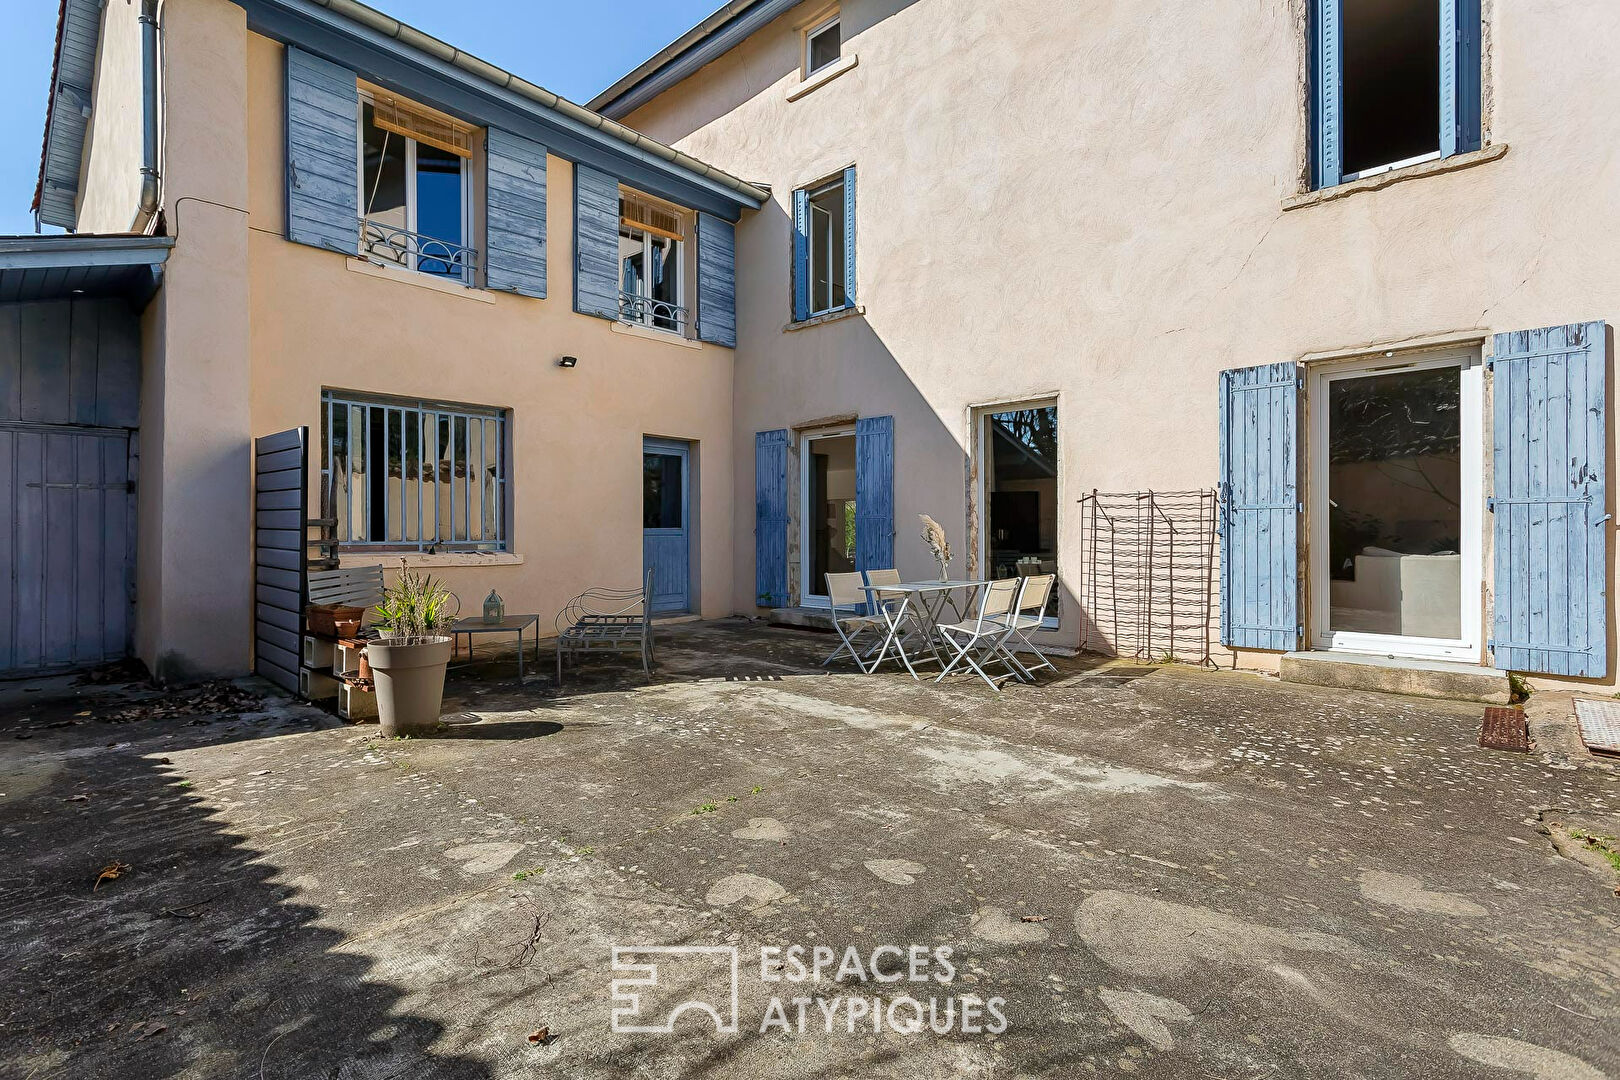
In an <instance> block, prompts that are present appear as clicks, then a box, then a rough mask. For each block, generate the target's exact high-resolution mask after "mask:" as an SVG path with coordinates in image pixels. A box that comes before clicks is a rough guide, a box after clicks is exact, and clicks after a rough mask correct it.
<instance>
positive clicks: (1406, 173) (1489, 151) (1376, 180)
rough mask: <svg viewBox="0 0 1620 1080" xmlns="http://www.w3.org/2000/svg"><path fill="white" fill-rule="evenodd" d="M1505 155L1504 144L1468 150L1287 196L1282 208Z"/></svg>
mask: <svg viewBox="0 0 1620 1080" xmlns="http://www.w3.org/2000/svg"><path fill="white" fill-rule="evenodd" d="M1507 152H1508V144H1507V143H1495V144H1493V145H1491V146H1487V147H1485V148H1484V149H1483V150H1470V151H1469V152H1468V153H1466V154H1456V155H1454V156H1452V157H1448V158H1440V159H1438V160H1435V161H1425V162H1423V163H1422V164H1420V165H1408V166H1407V167H1406V168H1404V169H1391V170H1390V171H1389V172H1386V173H1379V174H1378V175H1377V176H1369V177H1366V178H1365V179H1362V180H1352V181H1350V182H1349V183H1347V184H1339V185H1338V186H1336V187H1330V188H1323V189H1322V190H1320V191H1307V192H1305V193H1304V194H1303V195H1290V196H1289V197H1288V198H1286V199H1284V200H1283V203H1282V208H1283V209H1284V210H1301V209H1303V208H1305V207H1307V206H1316V205H1318V204H1320V203H1325V202H1334V201H1336V200H1338V199H1347V198H1349V197H1350V196H1351V195H1358V194H1360V193H1361V192H1363V191H1379V190H1382V189H1383V188H1387V187H1390V186H1391V185H1394V184H1400V183H1404V182H1405V181H1407V180H1419V179H1422V178H1423V177H1425V176H1439V175H1441V174H1442V173H1452V172H1460V171H1461V170H1463V169H1472V168H1473V167H1474V166H1476V165H1483V164H1485V163H1486V162H1488V161H1495V160H1497V159H1498V158H1500V157H1502V156H1503V155H1504V154H1506V153H1507Z"/></svg>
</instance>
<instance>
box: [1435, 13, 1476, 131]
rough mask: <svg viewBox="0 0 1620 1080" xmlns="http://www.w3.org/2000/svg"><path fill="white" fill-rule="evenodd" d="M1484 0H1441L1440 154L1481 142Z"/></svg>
mask: <svg viewBox="0 0 1620 1080" xmlns="http://www.w3.org/2000/svg"><path fill="white" fill-rule="evenodd" d="M1481 33H1482V24H1481V19H1480V0H1440V156H1441V157H1451V156H1452V155H1453V154H1461V153H1466V152H1467V151H1469V150H1478V149H1479V145H1480V44H1479V43H1480V37H1481Z"/></svg>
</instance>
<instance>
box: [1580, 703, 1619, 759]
mask: <svg viewBox="0 0 1620 1080" xmlns="http://www.w3.org/2000/svg"><path fill="white" fill-rule="evenodd" d="M1575 719H1576V720H1577V721H1578V722H1579V723H1580V727H1581V741H1582V742H1584V743H1585V744H1586V748H1587V749H1588V750H1590V751H1592V753H1594V754H1620V701H1587V700H1585V699H1583V698H1576V699H1575Z"/></svg>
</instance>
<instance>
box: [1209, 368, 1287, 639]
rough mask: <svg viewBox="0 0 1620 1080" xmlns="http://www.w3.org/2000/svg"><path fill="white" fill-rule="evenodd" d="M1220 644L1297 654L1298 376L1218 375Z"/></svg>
mask: <svg viewBox="0 0 1620 1080" xmlns="http://www.w3.org/2000/svg"><path fill="white" fill-rule="evenodd" d="M1220 407H1221V432H1220V435H1221V440H1220V441H1221V517H1220V531H1221V644H1223V645H1228V646H1231V647H1233V648H1239V649H1292V648H1295V647H1296V646H1297V645H1298V642H1299V635H1300V632H1301V630H1302V629H1303V628H1302V627H1301V625H1300V621H1299V511H1300V506H1299V375H1298V371H1297V369H1296V367H1295V365H1294V364H1292V363H1281V364H1263V365H1261V366H1260V367H1252V368H1239V369H1236V370H1233V371H1223V372H1221V406H1220Z"/></svg>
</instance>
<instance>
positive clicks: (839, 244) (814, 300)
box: [809, 176, 849, 317]
mask: <svg viewBox="0 0 1620 1080" xmlns="http://www.w3.org/2000/svg"><path fill="white" fill-rule="evenodd" d="M845 198H846V188H845V182H844V178H843V177H842V176H840V177H839V178H838V179H837V180H834V181H832V182H831V183H829V184H823V185H822V186H821V187H819V188H815V189H813V190H812V191H811V192H810V266H809V280H810V316H811V317H814V316H817V315H825V314H827V313H828V312H832V311H840V310H842V309H843V308H845V307H847V306H848V304H849V290H848V283H847V282H846V281H845V273H844V270H845V262H846V245H847V244H848V242H849V237H848V236H847V235H846V234H845V232H846V231H845V227H844V225H845Z"/></svg>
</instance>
